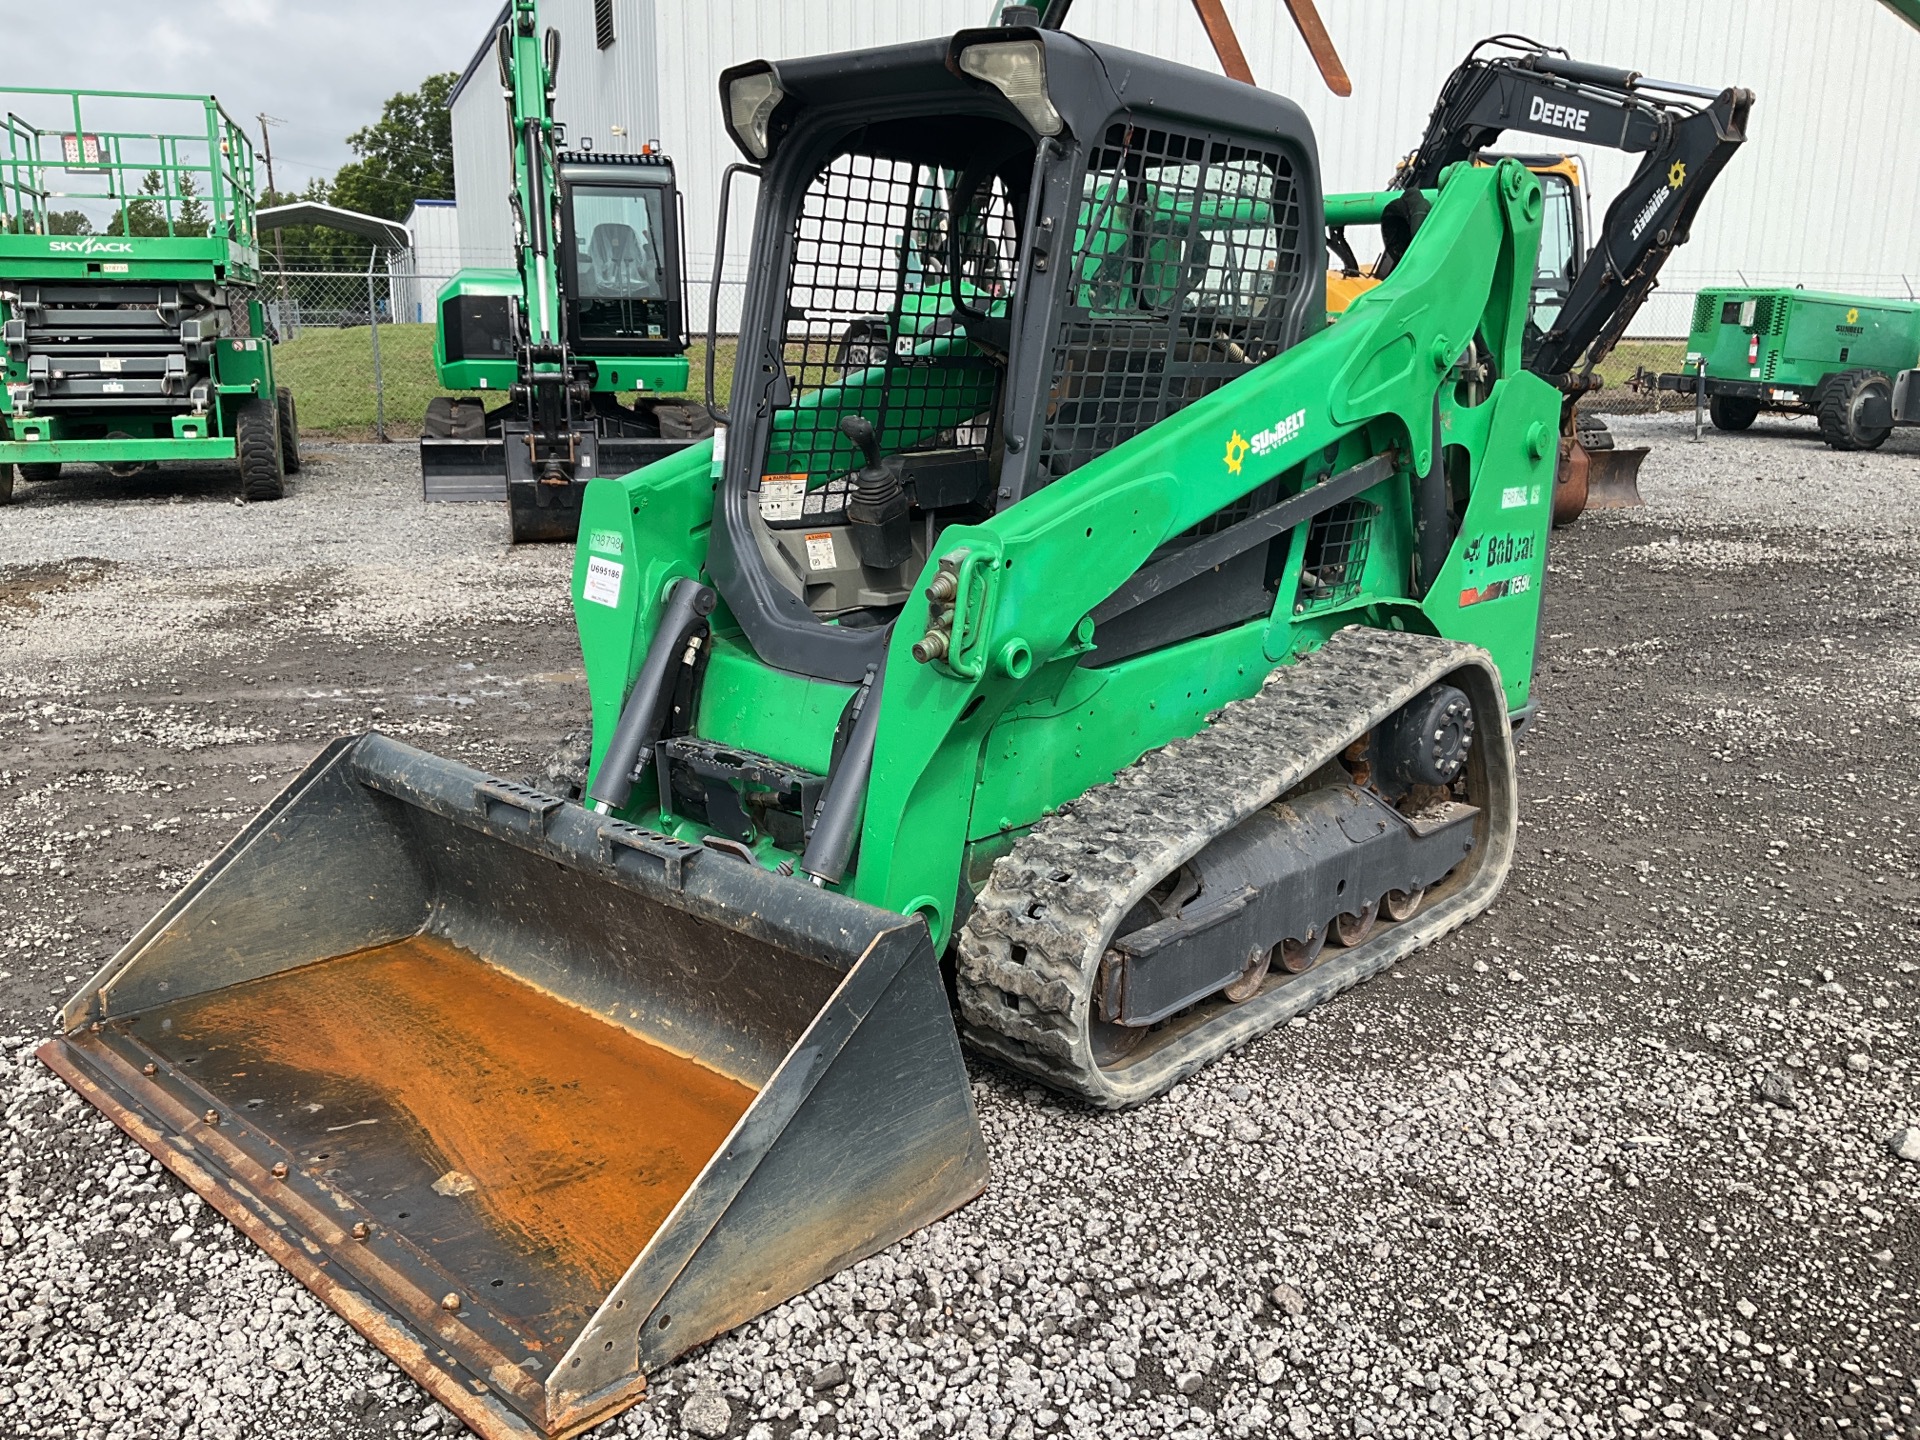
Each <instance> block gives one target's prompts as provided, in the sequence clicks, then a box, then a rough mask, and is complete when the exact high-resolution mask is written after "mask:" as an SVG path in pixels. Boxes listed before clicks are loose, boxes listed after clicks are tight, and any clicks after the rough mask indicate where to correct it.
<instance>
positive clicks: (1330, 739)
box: [956, 627, 1518, 1109]
mask: <svg viewBox="0 0 1920 1440" xmlns="http://www.w3.org/2000/svg"><path fill="white" fill-rule="evenodd" d="M1443 679H1444V680H1447V681H1448V682H1449V683H1451V684H1455V685H1458V686H1460V687H1461V688H1462V689H1464V690H1465V691H1466V692H1467V694H1468V696H1469V697H1470V698H1471V699H1472V701H1473V705H1474V709H1475V710H1476V711H1477V712H1478V713H1479V715H1480V717H1481V721H1480V727H1479V739H1478V741H1477V743H1476V744H1475V745H1474V748H1473V752H1472V758H1471V759H1470V761H1469V763H1468V768H1467V779H1468V794H1469V798H1470V799H1471V800H1472V801H1473V803H1474V804H1476V805H1479V806H1480V807H1481V809H1482V812H1483V813H1482V816H1481V819H1480V820H1479V822H1478V823H1477V825H1476V831H1475V834H1476V844H1475V846H1474V853H1473V854H1472V855H1471V856H1470V857H1469V858H1468V859H1467V860H1465V861H1463V862H1462V863H1461V864H1460V865H1459V866H1458V867H1456V868H1455V870H1454V871H1453V873H1452V874H1451V875H1449V876H1448V877H1447V879H1446V880H1445V881H1443V882H1442V883H1441V884H1440V885H1438V886H1436V887H1435V888H1434V890H1433V891H1432V892H1431V894H1430V896H1429V898H1428V900H1427V902H1426V904H1425V906H1424V908H1422V909H1421V911H1420V913H1419V914H1417V915H1415V916H1414V917H1413V918H1412V919H1410V920H1407V921H1405V922H1404V923H1401V924H1398V925H1394V926H1391V927H1388V928H1384V929H1382V930H1380V931H1379V932H1377V933H1376V934H1375V936H1374V937H1373V938H1371V939H1369V940H1367V941H1366V942H1365V943H1363V944H1361V945H1359V946H1357V947H1355V948H1354V949H1351V950H1345V951H1341V952H1339V953H1338V954H1337V955H1334V956H1331V957H1330V958H1327V959H1325V960H1322V961H1321V962H1320V964H1318V965H1317V966H1315V967H1314V968H1313V969H1311V970H1308V971H1307V972H1305V973H1304V974H1301V975H1288V974H1283V973H1281V972H1280V971H1279V970H1278V969H1277V968H1276V969H1275V970H1274V971H1273V972H1272V973H1271V974H1270V975H1269V976H1268V978H1267V980H1266V981H1265V983H1264V984H1263V986H1262V988H1261V989H1260V990H1259V991H1258V992H1257V993H1256V994H1254V995H1253V996H1252V997H1251V998H1249V999H1247V1000H1244V1001H1241V1002H1239V1003H1232V1002H1228V1001H1226V1000H1224V999H1219V998H1216V999H1213V1000H1207V1001H1202V1002H1201V1003H1200V1004H1198V1005H1196V1006H1194V1007H1192V1008H1191V1009H1189V1010H1187V1011H1185V1012H1184V1013H1182V1014H1181V1015H1178V1016H1176V1017H1174V1018H1173V1019H1172V1020H1170V1021H1167V1022H1166V1023H1165V1024H1163V1025H1161V1026H1158V1027H1156V1028H1155V1029H1154V1030H1153V1031H1152V1032H1151V1033H1150V1035H1149V1037H1148V1039H1147V1040H1146V1041H1145V1042H1144V1043H1143V1044H1142V1045H1141V1046H1140V1047H1139V1049H1137V1050H1135V1051H1134V1052H1133V1053H1132V1054H1130V1055H1128V1056H1127V1057H1126V1058H1125V1059H1124V1060H1121V1061H1119V1062H1118V1063H1116V1064H1113V1065H1110V1066H1104V1067H1103V1066H1102V1065H1101V1064H1099V1063H1098V1062H1097V1061H1096V1060H1095V1058H1094V1052H1093V1047H1092V1041H1091V1037H1090V1034H1089V1014H1090V1009H1091V996H1092V992H1093V984H1094V979H1095V976H1096V974H1097V972H1098V970H1099V966H1100V961H1101V958H1102V957H1103V956H1104V955H1105V953H1106V947H1107V942H1108V940H1109V939H1110V937H1111V936H1112V935H1113V934H1114V932H1115V931H1116V929H1117V928H1118V927H1119V925H1120V923H1121V921H1122V920H1123V919H1124V917H1125V916H1126V915H1127V913H1128V911H1129V910H1130V909H1132V907H1133V906H1134V904H1135V903H1136V902H1137V901H1138V900H1139V899H1140V897H1141V896H1143V895H1145V894H1146V893H1147V892H1148V891H1149V890H1151V889H1152V888H1153V886H1154V885H1155V884H1156V883H1158V882H1159V881H1160V880H1161V879H1162V878H1163V877H1165V876H1167V875H1170V874H1172V873H1173V872H1174V871H1175V870H1176V869H1177V868H1178V867H1179V866H1180V865H1182V864H1184V863H1185V862H1186V861H1187V860H1189V859H1191V858H1192V857H1193V856H1194V855H1195V854H1197V853H1198V852H1199V851H1200V849H1201V848H1202V847H1203V846H1205V845H1206V844H1207V843H1208V842H1209V841H1211V840H1213V839H1214V838H1215V837H1217V836H1220V835H1224V834H1225V833H1226V832H1227V831H1229V830H1231V829H1232V828H1233V827H1234V826H1236V825H1238V824H1239V823H1240V822H1241V821H1242V820H1244V819H1246V818H1247V817H1248V816H1249V815H1251V814H1253V813H1254V811H1256V810H1258V809H1260V808H1261V807H1262V806H1265V805H1268V804H1271V803H1272V802H1273V801H1275V800H1277V799H1279V798H1280V797H1281V796H1282V795H1284V794H1286V793H1287V792H1288V791H1290V790H1292V789H1294V788H1295V787H1296V786H1298V785H1300V784H1302V783H1303V782H1305V781H1306V780H1307V779H1308V777H1310V776H1312V775H1313V774H1314V772H1315V771H1316V770H1318V769H1319V768H1320V767H1321V766H1322V765H1324V764H1326V763H1327V762H1328V761H1330V760H1332V759H1334V758H1335V757H1336V756H1338V755H1339V754H1340V753H1341V751H1343V750H1344V749H1345V748H1346V747H1347V746H1348V745H1350V744H1351V743H1352V742H1353V741H1354V740H1355V739H1357V738H1358V737H1359V736H1360V735H1362V734H1363V733H1365V732H1366V731H1367V730H1369V729H1371V728H1372V727H1373V726H1374V725H1376V724H1378V723H1379V722H1381V721H1382V720H1384V719H1386V717H1387V716H1389V715H1391V714H1393V713H1394V712H1395V711H1397V710H1398V709H1400V707H1401V706H1403V705H1405V704H1406V703H1407V702H1408V701H1410V700H1412V699H1413V698H1414V697H1415V696H1416V695H1418V694H1420V693H1421V692H1422V691H1423V690H1425V689H1426V688H1427V687H1428V686H1430V685H1432V684H1434V683H1436V682H1437V681H1440V680H1443ZM1517 807H1518V799H1517V788H1516V786H1515V782H1514V773H1513V742H1512V738H1511V732H1510V727H1509V725H1508V721H1507V710H1506V700H1505V697H1504V695H1503V693H1502V690H1501V687H1500V680H1499V674H1498V672H1497V670H1496V669H1495V668H1494V665H1493V662H1492V660H1491V659H1490V658H1488V656H1487V654H1486V652H1485V651H1483V650H1480V649H1478V648H1476V647H1474V646H1471V645H1462V644H1458V643H1455V642H1453V641H1449V640H1440V639H1435V638H1433V637H1431V636H1422V635H1409V634H1402V633H1397V632H1393V631H1386V630H1375V629H1366V628H1361V627H1353V628H1349V629H1346V630H1342V631H1340V632H1339V633H1337V634H1336V635H1334V636H1333V637H1332V638H1331V639H1329V640H1328V641H1327V643H1326V644H1325V645H1324V646H1323V647H1322V648H1321V649H1320V650H1319V651H1317V652H1315V653H1314V654H1312V655H1309V656H1307V657H1306V658H1304V659H1301V660H1298V661H1295V662H1294V663H1293V664H1291V665H1283V666H1281V667H1280V668H1279V669H1277V670H1276V671H1274V673H1273V674H1272V675H1271V676H1269V677H1268V679H1267V683H1266V685H1265V686H1264V688H1262V690H1261V691H1260V693H1259V694H1258V695H1255V696H1253V697H1252V698H1251V699H1247V700H1240V701H1236V702H1234V703H1233V704H1231V705H1228V706H1226V707H1225V708H1224V709H1222V710H1220V711H1219V712H1217V713H1216V714H1215V715H1214V716H1213V717H1212V719H1211V720H1210V722H1209V723H1208V725H1207V726H1206V728H1205V729H1203V730H1202V731H1201V732H1200V733H1199V734H1197V735H1194V736H1192V737H1190V738H1188V739H1185V740H1176V741H1174V742H1173V743H1171V744H1169V745H1166V746H1163V747H1162V748H1161V749H1159V750H1155V751H1152V752H1150V753H1149V754H1147V755H1145V756H1143V757H1142V758H1141V759H1140V760H1139V761H1138V762H1137V763H1135V764H1134V765H1131V766H1129V767H1128V768H1127V769H1125V770H1123V771H1121V772H1120V773H1119V774H1118V775H1117V776H1115V777H1114V779H1113V780H1112V781H1111V782H1110V783H1109V784H1106V785H1100V786H1096V787H1095V788H1093V789H1092V790H1089V791H1088V792H1087V793H1086V794H1084V795H1082V796H1081V797H1079V798H1078V799H1077V800H1074V801H1072V802H1070V803H1069V804H1067V805H1064V806H1062V807H1061V808H1060V809H1059V810H1058V811H1056V812H1054V813H1053V814H1052V815H1049V816H1047V817H1046V818H1044V819H1043V820H1041V821H1040V822H1039V823H1038V824H1037V825H1035V826H1034V827H1033V829H1032V830H1031V831H1029V832H1028V833H1027V835H1026V836H1025V837H1024V838H1023V839H1021V840H1020V841H1019V843H1018V844H1016V845H1015V846H1014V847H1013V849H1012V850H1011V851H1009V852H1008V853H1007V854H1006V855H1003V856H1002V857H1001V858H1000V859H999V860H997V861H995V862H994V866H993V871H992V874H991V875H990V876H989V878H988V880H987V884H986V885H985V886H984V887H983V888H982V890H981V891H980V894H979V895H978V896H977V897H976V899H975V901H974V908H973V911H972V913H971V914H970V915H969V916H968V917H967V923H966V925H965V926H964V927H963V928H962V930H961V932H960V936H959V958H958V966H957V977H956V979H957V998H958V1001H959V1006H960V1015H961V1033H962V1034H963V1035H964V1036H965V1038H966V1039H967V1041H968V1042H969V1043H970V1044H972V1045H973V1046H974V1047H975V1048H976V1049H978V1050H980V1051H982V1052H984V1053H986V1054H988V1055H991V1056H993V1057H995V1058H996V1059H999V1060H1002V1061H1004V1062H1006V1063H1007V1064H1009V1065H1012V1066H1014V1067H1015V1068H1016V1069H1019V1070H1023V1071H1025V1072H1026V1073H1027V1074H1029V1075H1032V1076H1034V1077H1035V1078H1036V1079H1039V1080H1042V1081H1044V1082H1045V1083H1046V1084H1048V1085H1051V1086H1054V1087H1055V1088H1056V1089H1060V1090H1065V1091H1068V1092H1070V1093H1072V1094H1076V1095H1079V1096H1082V1097H1084V1098H1085V1099H1086V1100H1088V1101H1090V1102H1091V1103H1093V1104H1095V1105H1098V1106H1101V1107H1102V1108H1105V1109H1119V1108H1122V1107H1125V1106H1128V1105H1137V1104H1139V1103H1140V1102H1142V1101H1145V1100H1149V1099H1152V1098H1153V1097H1154V1096H1156V1095H1159V1094H1161V1093H1162V1092H1164V1091H1166V1090H1167V1089H1169V1088H1171V1087H1172V1086H1173V1085H1175V1084H1178V1083H1179V1082H1180V1081H1181V1080H1183V1079H1185V1078H1186V1077H1187V1076H1188V1075H1191V1074H1192V1073H1193V1072H1194V1071H1195V1070H1198V1069H1199V1068H1200V1067H1201V1066H1202V1065H1205V1064H1206V1063H1208V1062H1209V1061H1211V1060H1214V1059H1216V1058H1218V1057H1219V1056H1221V1055H1224V1054H1226V1053H1227V1052H1228V1051H1230V1050H1234V1049H1237V1048H1239V1047H1240V1046H1242V1045H1245V1044H1246V1043H1248V1042H1249V1041H1251V1040H1253V1039H1255V1038H1256V1037H1258V1036H1260V1035H1262V1034H1264V1033H1265V1032H1267V1031H1269V1030H1271V1029H1273V1028H1274V1027H1275V1026H1276V1025H1279V1024H1282V1023H1283V1022H1285V1021H1287V1020H1290V1019H1291V1018H1293V1017H1294V1016H1295V1015H1299V1014H1301V1013H1303V1012H1305V1011H1307V1010H1310V1009H1312V1008H1313V1007H1314V1006H1315V1005H1318V1004H1319V1003H1320V1002H1321V1001H1323V1000H1326V999H1330V998H1331V997H1333V996H1334V995H1337V994H1339V993H1340V992H1341V991H1343V990H1347V989H1350V988H1352V987H1353V986H1354V985H1357V984H1358V983H1359V982H1360V981H1362V980H1364V979H1366V978H1368V977H1369V976H1371V975H1374V974H1377V973H1379V972H1380V971H1383V970H1385V969H1387V968H1388V967H1390V966H1392V965H1393V964H1394V963H1395V962H1396V961H1398V960H1400V959H1401V958H1402V957H1404V956H1406V955H1409V954H1411V953H1413V951H1415V950H1417V949H1420V948H1421V947H1422V946H1425V945H1428V944H1431V943H1432V942H1433V941H1435V940H1437V939H1439V938H1440V937H1441V936H1442V935H1445V934H1447V933H1448V932H1450V931H1452V930H1455V929H1457V928H1458V927H1459V926H1461V925H1464V924H1465V923H1466V922H1467V921H1468V920H1470V919H1472V918H1473V917H1474V916H1476V915H1478V914H1479V913H1480V912H1481V911H1483V910H1485V909H1486V908H1487V906H1488V905H1490V904H1492V903H1493V898H1494V896H1495V895H1496V894H1497V893H1498V892H1499V889H1500V886H1501V884H1502V882H1503V881H1504V880H1505V879H1506V874H1507V869H1508V867H1509V866H1510V865H1511V863H1512V859H1513V837H1514V830H1515V824H1516V821H1517V814H1518V808H1517Z"/></svg>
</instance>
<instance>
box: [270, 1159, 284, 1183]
mask: <svg viewBox="0 0 1920 1440" xmlns="http://www.w3.org/2000/svg"><path fill="white" fill-rule="evenodd" d="M273 1178H274V1179H276V1180H284V1179H286V1178H287V1162H286V1161H284V1160H276V1161H274V1162H273Z"/></svg>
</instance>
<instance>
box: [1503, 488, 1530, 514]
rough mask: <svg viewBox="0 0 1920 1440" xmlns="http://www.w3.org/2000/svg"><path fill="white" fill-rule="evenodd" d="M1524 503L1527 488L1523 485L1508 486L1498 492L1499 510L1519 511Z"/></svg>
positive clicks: (1525, 501)
mask: <svg viewBox="0 0 1920 1440" xmlns="http://www.w3.org/2000/svg"><path fill="white" fill-rule="evenodd" d="M1526 503H1527V487H1526V486H1524V485H1509V486H1507V487H1506V488H1505V489H1503V490H1502V491H1501V492H1500V508H1501V509H1502V510H1519V509H1521V508H1523V507H1524V506H1525V505H1526Z"/></svg>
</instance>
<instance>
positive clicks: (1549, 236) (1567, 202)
mask: <svg viewBox="0 0 1920 1440" xmlns="http://www.w3.org/2000/svg"><path fill="white" fill-rule="evenodd" d="M1502 160H1518V161H1519V162H1520V163H1521V164H1522V165H1524V166H1526V167H1527V169H1529V170H1531V171H1532V172H1533V173H1534V176H1535V177H1536V178H1537V179H1538V180H1539V181H1540V196H1541V200H1542V201H1543V202H1544V208H1543V211H1542V213H1541V216H1540V258H1539V260H1538V261H1537V262H1536V263H1535V265H1534V268H1533V308H1532V312H1531V315H1530V319H1531V322H1532V323H1531V325H1530V327H1529V329H1528V333H1527V343H1526V345H1525V347H1524V348H1525V350H1526V353H1527V355H1528V356H1529V357H1531V356H1532V354H1533V350H1534V347H1535V346H1536V345H1538V344H1539V342H1540V339H1541V337H1542V336H1544V335H1545V334H1546V333H1547V332H1548V331H1550V330H1552V329H1553V327H1554V325H1555V324H1556V323H1557V322H1558V321H1559V319H1560V312H1561V310H1562V309H1564V308H1565V306H1566V303H1567V297H1568V296H1570V295H1571V294H1572V293H1573V282H1574V281H1575V280H1578V279H1579V278H1580V271H1581V269H1582V267H1583V266H1584V265H1585V264H1586V259H1587V238H1586V237H1587V225H1586V215H1585V214H1584V212H1583V210H1582V205H1583V204H1584V201H1585V198H1586V191H1585V189H1584V188H1583V186H1582V183H1581V182H1582V175H1583V171H1582V169H1581V162H1580V159H1579V157H1578V156H1574V155H1509V154H1504V153H1498V152H1495V151H1491V150H1482V151H1480V152H1479V153H1478V154H1476V155H1475V156H1474V157H1473V163H1474V164H1476V165H1496V164H1498V163H1499V162H1500V161H1502Z"/></svg>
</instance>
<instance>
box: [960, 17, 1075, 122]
mask: <svg viewBox="0 0 1920 1440" xmlns="http://www.w3.org/2000/svg"><path fill="white" fill-rule="evenodd" d="M960 69H961V71H962V72H963V73H964V74H967V75H971V76H973V77H974V79H976V80H984V81H986V82H987V83H988V84H989V85H991V86H993V88H994V89H996V90H998V91H999V92H1000V93H1001V94H1002V95H1004V96H1006V97H1007V99H1008V100H1009V101H1011V102H1012V103H1013V107H1014V109H1016V110H1018V111H1019V112H1020V114H1021V115H1022V116H1023V117H1024V118H1025V119H1026V122H1027V123H1028V124H1029V125H1031V126H1032V127H1033V128H1034V129H1035V130H1038V131H1039V132H1040V133H1041V134H1042V135H1058V134H1059V133H1060V128H1061V126H1060V112H1059V111H1058V110H1056V109H1054V108H1053V101H1052V100H1051V99H1050V98H1049V97H1048V95H1047V52H1046V48H1045V47H1044V46H1043V45H1042V44H1041V43H1040V42H1039V41H1038V40H992V41H987V42H984V43H982V44H979V45H969V46H967V48H966V49H964V50H962V51H961V52H960Z"/></svg>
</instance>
